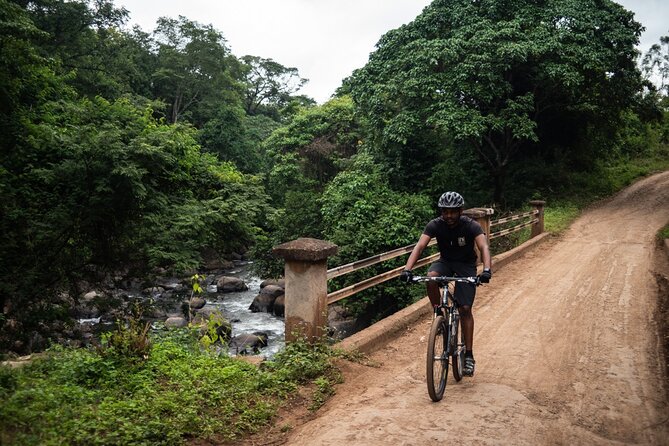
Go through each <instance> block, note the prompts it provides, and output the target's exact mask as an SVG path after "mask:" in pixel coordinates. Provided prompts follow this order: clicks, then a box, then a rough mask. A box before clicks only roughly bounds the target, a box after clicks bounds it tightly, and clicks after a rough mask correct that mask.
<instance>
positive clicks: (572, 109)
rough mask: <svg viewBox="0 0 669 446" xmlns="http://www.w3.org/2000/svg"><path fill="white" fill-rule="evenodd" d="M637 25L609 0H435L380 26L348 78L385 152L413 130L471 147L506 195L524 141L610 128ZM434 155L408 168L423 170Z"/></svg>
mask: <svg viewBox="0 0 669 446" xmlns="http://www.w3.org/2000/svg"><path fill="white" fill-rule="evenodd" d="M641 30H642V28H641V25H640V24H639V23H637V22H635V21H634V20H633V14H632V13H631V12H629V11H627V10H625V9H624V8H623V7H622V6H620V5H618V4H616V3H614V2H612V1H610V0H584V1H575V0H539V1H536V0H474V1H471V0H436V1H434V2H433V3H432V4H431V5H430V6H428V7H427V8H425V10H424V11H423V13H422V14H420V15H419V16H418V17H417V18H416V19H415V20H414V21H413V22H411V23H409V24H408V25H405V26H402V27H400V28H398V29H396V30H393V31H390V32H388V33H387V34H386V35H384V36H383V37H382V38H381V40H380V41H379V43H378V44H377V49H376V51H375V52H374V53H373V54H372V55H371V56H370V60H369V62H368V63H367V65H365V67H363V68H362V69H360V70H357V71H356V72H354V74H353V75H352V77H351V78H350V79H349V80H348V81H347V83H346V84H347V85H346V88H348V89H350V91H351V93H352V96H353V98H354V100H355V101H356V103H357V104H358V105H359V106H360V108H361V109H362V111H363V112H364V114H365V116H366V117H367V118H368V119H369V122H370V124H371V125H372V129H373V136H374V140H375V144H376V145H377V146H378V147H380V148H381V151H382V152H387V151H388V150H394V151H396V152H397V151H399V152H401V151H403V150H405V149H407V148H408V147H409V146H410V145H412V144H414V143H415V141H417V140H418V141H423V143H422V144H425V141H427V144H428V145H429V144H432V145H433V146H432V148H431V149H430V150H438V146H439V145H448V146H452V145H453V143H455V147H456V148H459V149H461V150H472V151H474V152H476V153H477V154H478V156H479V157H480V159H481V161H482V162H483V163H484V165H485V166H487V169H488V171H489V174H490V175H491V177H492V180H493V183H494V194H493V199H494V201H495V202H497V203H503V202H504V190H505V178H506V171H507V168H508V166H509V163H511V162H512V161H513V159H514V156H515V155H516V154H517V153H518V152H519V151H520V150H521V148H525V147H533V146H536V143H538V142H539V141H540V140H541V139H542V138H548V137H549V135H555V133H556V131H557V129H558V128H560V127H563V128H565V129H568V130H567V133H568V134H569V135H570V136H571V137H573V138H583V137H584V135H585V136H586V137H592V133H593V132H594V133H596V134H601V133H606V132H608V131H610V128H611V126H612V125H613V124H615V122H616V121H617V120H618V119H619V117H620V114H621V111H622V110H624V109H625V108H627V107H629V106H630V104H631V103H632V102H633V100H634V97H635V94H636V93H637V92H638V91H639V89H640V88H641V78H640V73H639V71H638V69H637V68H636V66H635V63H634V60H635V55H636V52H635V51H636V50H635V45H636V44H637V43H638V38H639V35H640V33H641ZM563 142H566V143H567V144H565V145H569V144H573V143H574V141H573V140H572V141H563ZM398 146H399V150H398ZM434 146H437V147H434ZM430 158H431V157H430V156H428V157H427V160H423V163H422V164H418V165H417V164H416V163H415V162H412V163H411V162H410V163H406V164H404V169H407V170H410V171H411V172H412V174H413V175H428V173H429V169H430V165H429V159H430ZM407 175H408V174H407Z"/></svg>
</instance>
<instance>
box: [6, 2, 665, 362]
mask: <svg viewBox="0 0 669 446" xmlns="http://www.w3.org/2000/svg"><path fill="white" fill-rule="evenodd" d="M128 19H129V17H128V13H127V11H125V10H123V9H121V8H118V7H117V6H115V5H114V3H113V2H111V1H107V0H74V1H64V0H38V1H27V0H17V1H10V0H0V151H1V154H2V155H1V157H0V202H1V203H2V207H1V209H0V308H2V312H1V313H0V351H11V350H13V351H16V352H20V353H21V352H28V351H31V350H34V349H40V348H44V347H45V344H46V342H45V341H44V337H43V336H39V334H40V333H45V332H48V330H49V327H50V326H51V325H52V324H56V323H61V324H62V321H67V319H68V317H69V315H70V308H71V307H72V306H73V304H74V303H75V302H76V300H77V299H78V298H79V296H80V294H81V291H82V290H81V289H80V284H81V283H82V281H86V282H87V283H94V282H96V281H103V280H107V279H108V278H109V277H114V276H118V275H128V276H135V277H142V276H143V275H146V274H149V273H150V272H151V271H153V270H155V268H163V269H166V270H172V271H193V270H196V269H197V268H200V267H201V266H202V253H203V252H204V250H214V251H215V252H217V253H219V255H220V256H221V257H224V258H225V257H226V256H228V255H230V254H231V253H233V252H251V253H252V254H251V255H252V257H253V258H254V259H255V260H256V264H257V266H258V268H259V269H260V273H261V274H263V275H265V276H276V275H278V274H280V273H281V265H280V264H279V263H278V262H277V261H276V259H273V258H272V257H271V255H270V250H271V247H272V246H275V245H276V244H279V243H282V242H285V241H288V240H291V239H294V238H296V237H316V238H322V239H326V240H329V241H332V242H334V243H336V244H337V245H339V246H340V251H339V253H338V255H337V257H336V258H334V259H332V262H333V266H334V265H336V264H340V263H344V262H348V261H352V260H357V259H360V258H364V257H367V256H369V255H372V254H376V253H380V252H383V251H385V250H388V249H391V248H395V247H398V246H403V245H407V244H410V243H412V242H415V240H416V239H417V237H418V235H419V234H420V231H421V230H422V228H423V225H424V224H425V222H426V221H427V220H428V219H429V218H430V217H431V216H432V215H433V214H434V209H435V203H434V202H435V199H436V197H438V195H439V194H440V193H441V192H443V191H444V190H458V191H459V192H461V193H462V194H463V195H464V196H465V198H466V200H467V206H468V207H474V206H491V207H495V208H496V209H498V210H499V211H504V210H506V209H515V208H520V207H523V206H524V205H525V204H526V202H527V201H528V200H529V199H536V198H542V199H547V200H549V203H554V204H557V203H569V202H575V203H583V202H587V201H589V200H593V199H596V198H598V197H602V196H605V195H607V194H610V193H611V192H613V191H615V190H616V189H617V188H619V187H620V186H621V185H622V184H624V183H625V182H629V181H631V180H632V179H633V178H635V177H637V176H639V175H643V174H646V173H648V172H650V171H652V170H653V169H657V168H666V167H667V159H669V153H668V152H667V144H668V143H669V118H668V106H669V103H668V102H667V93H669V91H668V88H669V87H668V86H667V84H666V83H665V82H666V81H667V79H668V78H669V63H668V62H667V59H668V57H669V38H663V39H662V40H661V41H660V42H659V43H658V44H657V45H655V46H654V47H653V48H652V49H651V51H649V52H648V53H647V54H645V55H640V54H638V52H637V50H636V49H635V47H636V45H637V44H638V42H639V36H640V34H641V32H642V29H643V28H642V25H641V24H639V23H637V22H636V21H635V20H634V18H633V14H632V13H631V12H629V11H627V10H625V9H624V8H623V7H622V6H620V5H618V4H616V3H615V2H613V1H610V0H601V1H583V2H574V1H570V0H540V1H528V0H521V1H513V2H511V1H508V0H480V1H471V0H467V1H465V0H435V1H434V2H432V4H431V5H430V6H428V7H427V8H425V10H424V11H423V12H422V13H421V14H420V15H419V16H418V17H416V18H415V20H413V21H412V22H410V23H408V24H406V25H404V26H402V27H400V28H398V29H394V30H389V31H388V32H387V33H386V34H385V35H383V36H379V37H380V40H379V41H378V44H377V47H376V50H375V51H374V52H373V53H372V54H371V56H370V58H369V61H368V63H367V64H366V65H364V66H363V67H360V68H359V69H357V70H356V71H354V72H353V73H352V74H351V76H350V77H348V78H347V79H345V80H343V82H342V85H341V87H340V88H339V89H338V90H337V91H336V92H333V97H332V99H331V100H330V101H328V102H326V103H325V104H322V105H317V104H316V103H315V101H313V100H312V99H311V98H308V97H305V96H303V95H300V94H299V92H300V88H301V87H302V86H303V85H304V83H305V82H306V81H307V80H306V79H303V78H302V77H301V76H300V74H299V70H298V68H295V67H286V66H284V65H282V64H281V63H280V61H275V60H272V59H269V58H265V57H262V56H258V55H235V54H232V52H231V50H230V48H229V47H228V46H227V43H226V40H225V30H217V29H214V28H213V27H212V26H211V25H205V24H201V23H196V22H193V21H191V20H189V19H188V18H186V17H178V18H168V17H165V18H161V19H160V20H158V22H157V23H156V26H155V29H154V30H152V31H146V30H142V29H139V28H132V29H131V28H129V27H128V26H127V25H126V23H127V21H128ZM642 56H643V57H642ZM658 80H659V81H658ZM653 82H655V83H653ZM355 279H356V278H351V280H355ZM396 288H397V287H394V286H393V285H387V287H386V288H385V289H381V291H378V292H376V294H375V295H362V296H361V297H360V298H359V299H358V300H352V302H350V303H349V305H351V306H352V307H355V308H356V311H358V312H360V313H365V312H367V313H369V314H370V317H374V316H373V315H375V314H377V313H378V310H379V308H378V304H379V302H380V301H381V300H383V302H384V304H383V307H384V308H386V309H388V308H390V309H393V308H394V309H397V308H400V307H402V306H405V305H406V304H408V303H410V302H411V299H412V297H411V296H408V295H407V291H406V290H399V289H396ZM40 339H41V341H40Z"/></svg>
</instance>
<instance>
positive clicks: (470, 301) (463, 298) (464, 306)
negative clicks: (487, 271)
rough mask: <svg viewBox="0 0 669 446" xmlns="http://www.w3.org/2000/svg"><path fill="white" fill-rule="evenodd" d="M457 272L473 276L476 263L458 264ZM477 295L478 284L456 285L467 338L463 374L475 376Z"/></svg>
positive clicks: (461, 275)
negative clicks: (474, 312) (475, 311)
mask: <svg viewBox="0 0 669 446" xmlns="http://www.w3.org/2000/svg"><path fill="white" fill-rule="evenodd" d="M454 268H455V269H456V274H457V275H459V276H460V277H472V276H475V275H476V265H456V266H455V267H454ZM475 297H476V286H475V285H473V284H469V283H467V284H465V283H458V284H456V286H455V298H456V300H457V301H458V304H459V307H458V308H459V312H460V328H461V330H462V334H463V336H464V338H465V364H464V369H463V371H462V372H463V374H464V375H465V376H473V375H474V369H475V367H476V361H474V314H473V313H472V307H473V306H474V298H475Z"/></svg>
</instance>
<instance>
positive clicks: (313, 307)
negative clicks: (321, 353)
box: [272, 238, 338, 342]
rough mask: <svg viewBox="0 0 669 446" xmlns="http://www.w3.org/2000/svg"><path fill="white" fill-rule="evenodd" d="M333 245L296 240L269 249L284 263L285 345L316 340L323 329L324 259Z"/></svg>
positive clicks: (325, 307)
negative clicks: (298, 341) (286, 343)
mask: <svg viewBox="0 0 669 446" xmlns="http://www.w3.org/2000/svg"><path fill="white" fill-rule="evenodd" d="M337 249H338V247H337V245H335V244H333V243H330V242H326V241H323V240H317V239H313V238H298V239H297V240H293V241H291V242H287V243H284V244H281V245H278V246H275V247H274V248H273V249H272V252H273V253H274V254H275V255H277V256H280V257H283V258H284V259H285V260H286V265H285V275H284V278H285V280H286V304H285V305H286V309H285V320H286V333H285V337H286V342H292V341H295V340H297V339H299V338H301V337H304V338H306V339H307V340H308V341H309V342H313V341H315V340H317V339H320V338H321V337H322V336H323V335H324V334H325V331H324V330H325V328H326V327H327V306H328V300H327V297H328V289H327V258H328V257H330V256H332V255H334V254H336V253H337Z"/></svg>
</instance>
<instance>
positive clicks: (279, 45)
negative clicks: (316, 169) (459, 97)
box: [115, 0, 669, 103]
mask: <svg viewBox="0 0 669 446" xmlns="http://www.w3.org/2000/svg"><path fill="white" fill-rule="evenodd" d="M115 3H116V5H117V6H123V7H125V8H126V9H127V10H128V11H129V12H130V24H131V25H134V24H137V25H139V26H141V27H142V29H143V30H144V31H152V30H153V29H154V28H155V24H156V20H157V19H158V17H172V18H177V17H178V16H179V15H182V16H185V17H187V18H188V19H189V20H193V21H196V22H199V23H201V24H204V25H208V24H211V25H213V27H214V28H216V29H217V30H219V31H221V32H222V33H223V35H224V36H225V38H226V40H227V42H228V46H229V47H230V49H231V50H232V53H233V54H234V55H235V56H237V57H241V56H244V55H247V54H250V55H253V56H259V57H264V58H271V59H274V60H275V61H276V62H279V63H280V64H282V65H284V66H287V67H295V68H297V69H298V70H299V72H300V75H301V76H302V77H304V78H307V79H309V83H308V84H306V85H305V86H304V87H303V88H302V90H301V91H300V93H301V94H305V95H307V96H310V97H312V98H314V99H315V100H316V101H318V102H319V103H323V102H325V101H326V100H327V99H328V98H329V97H330V96H331V95H332V94H333V93H334V91H335V89H336V88H337V87H339V85H340V84H341V81H342V79H344V78H345V77H347V76H349V75H350V74H351V72H352V71H353V70H354V69H356V68H360V67H362V66H363V65H365V63H366V62H367V59H368V57H369V53H370V52H372V51H374V45H375V44H376V42H377V41H378V40H379V38H380V37H381V36H382V35H383V34H384V33H385V32H386V31H389V30H391V29H394V28H397V27H399V26H401V25H402V24H404V23H408V22H410V21H412V20H413V19H414V18H415V17H416V16H417V15H418V14H420V12H421V11H422V10H423V8H424V7H425V6H427V5H428V4H430V3H431V0H218V1H214V0H186V1H184V0H115ZM618 3H620V4H622V5H623V6H625V7H626V8H627V9H630V10H632V11H633V12H634V13H635V18H636V20H637V21H639V22H640V23H641V24H643V25H644V26H645V27H646V31H645V32H644V33H643V34H642V36H641V44H640V46H639V49H640V50H642V51H644V52H645V51H646V50H647V49H648V48H650V46H651V45H652V44H654V43H658V42H659V39H660V36H662V35H669V0H622V1H621V0H618Z"/></svg>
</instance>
